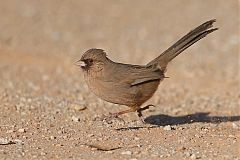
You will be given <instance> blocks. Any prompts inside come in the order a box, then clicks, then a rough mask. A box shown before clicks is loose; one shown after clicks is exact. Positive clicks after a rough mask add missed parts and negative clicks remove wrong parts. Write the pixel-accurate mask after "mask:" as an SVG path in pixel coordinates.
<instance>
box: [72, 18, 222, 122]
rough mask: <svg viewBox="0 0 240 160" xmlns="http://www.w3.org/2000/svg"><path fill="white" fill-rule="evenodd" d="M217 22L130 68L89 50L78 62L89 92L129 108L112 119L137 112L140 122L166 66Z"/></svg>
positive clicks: (203, 26) (113, 115) (191, 33)
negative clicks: (148, 60)
mask: <svg viewBox="0 0 240 160" xmlns="http://www.w3.org/2000/svg"><path fill="white" fill-rule="evenodd" d="M215 21H216V20H210V21H207V22H205V23H203V24H202V25H200V26H198V27H197V28H195V29H194V30H192V31H190V32H189V33H188V34H187V35H185V36H184V37H182V38H181V39H180V40H179V41H177V42H176V43H175V44H173V45H172V46H171V47H170V48H168V49H167V50H166V51H164V52H163V53H162V54H161V55H160V56H158V57H157V58H155V59H153V60H152V61H151V62H149V63H148V64H146V65H132V64H122V63H117V62H113V61H112V60H110V59H109V58H108V57H107V56H106V53H105V52H104V50H102V49H89V50H88V51H86V52H85V53H84V54H83V55H82V57H81V59H80V60H78V61H77V62H76V64H77V65H80V66H81V68H82V70H83V73H84V78H85V81H86V83H87V85H88V87H89V88H90V90H91V91H92V92H93V93H94V94H95V95H97V96H98V97H100V98H101V99H103V100H105V101H108V102H111V103H115V104H120V105H126V106H128V107H130V109H128V110H124V111H121V112H118V113H112V114H111V115H110V117H111V118H114V117H118V116H119V115H121V114H125V113H129V112H135V111H137V112H138V116H139V117H140V118H141V120H143V119H142V113H141V112H142V111H143V110H145V109H148V108H149V106H150V105H148V106H146V107H143V108H141V107H140V106H141V105H142V104H143V103H144V102H146V101H147V100H148V99H149V98H151V97H152V96H153V94H154V92H155V91H156V90H157V88H158V85H159V83H160V82H161V81H162V80H163V79H164V78H166V77H165V76H164V73H165V71H166V67H167V64H168V63H169V62H170V61H171V60H172V59H174V58H175V57H176V56H177V55H179V54H180V53H181V52H183V51H184V50H185V49H187V48H188V47H190V46H191V45H193V44H194V43H195V42H197V41H199V40H200V39H202V38H203V37H205V36H206V35H208V34H209V33H211V32H213V31H216V30H217V29H218V28H212V27H213V23H214V22H215Z"/></svg>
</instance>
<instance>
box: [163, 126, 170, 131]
mask: <svg viewBox="0 0 240 160" xmlns="http://www.w3.org/2000/svg"><path fill="white" fill-rule="evenodd" d="M163 130H165V131H171V130H172V127H171V126H170V125H167V126H165V127H163Z"/></svg>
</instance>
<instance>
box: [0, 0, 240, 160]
mask: <svg viewBox="0 0 240 160" xmlns="http://www.w3.org/2000/svg"><path fill="white" fill-rule="evenodd" d="M238 2H239V1H237V0H228V2H226V1H225V0H218V1H217V0H209V1H204V3H203V2H202V1H191V0H181V1H179V0H173V1H165V0H164V1H157V0H150V1H143V0H142V1H131V2H129V1H127V0H122V1H110V0H103V1H97V0H94V1H91V2H87V1H74V0H71V1H57V0H52V1H31V0H25V1H18V0H11V1H4V0H0V4H1V5H0V19H1V20H0V109H1V110H0V159H131V160H141V159H218V160H221V159H229V160H233V159H234V160H237V159H238V160H239V159H240V153H239V152H240V151H239V148H240V134H239V131H240V112H239V98H240V94H239V89H240V88H239V78H240V77H239V43H240V41H239V30H238V29H239V4H238ZM212 18H216V19H217V23H216V26H217V27H219V28H220V29H219V31H217V32H215V33H213V34H211V35H209V36H208V37H207V38H205V39H204V40H202V41H201V42H199V43H197V45H195V46H193V47H191V48H190V49H188V50H187V51H185V52H184V53H183V54H181V55H180V56H179V57H177V58H176V59H175V61H174V62H172V63H171V64H170V66H169V67H168V72H167V76H169V77H170V78H169V79H166V80H165V81H163V82H162V83H161V85H160V86H159V89H158V91H157V92H156V93H155V95H154V96H153V97H152V99H150V100H149V101H148V102H147V103H146V104H154V105H156V106H157V107H155V108H151V109H150V110H148V111H145V112H144V117H145V121H146V123H147V124H141V123H140V122H139V120H138V117H137V115H136V114H135V113H130V114H127V115H124V116H122V117H121V118H122V119H123V120H118V119H116V120H114V121H112V123H110V124H108V123H106V122H104V121H101V120H99V117H101V116H102V115H103V114H107V113H109V112H116V111H120V110H123V109H126V108H127V107H125V106H118V105H114V104H110V103H107V102H104V101H102V100H100V99H98V98H97V97H95V96H94V95H93V94H92V93H91V92H90V91H89V90H88V88H87V86H86V84H85V83H84V81H83V76H82V72H81V70H80V69H79V68H78V67H76V66H75V65H74V62H75V61H76V60H78V58H80V57H81V55H82V53H83V52H84V51H85V50H87V49H89V48H93V47H98V48H103V49H105V50H106V52H107V53H108V56H109V57H110V58H111V59H113V60H115V61H120V62H124V63H135V64H144V63H147V62H148V61H150V60H151V59H153V58H154V57H156V56H157V55H159V54H160V53H161V52H162V51H164V50H165V49H166V48H167V47H169V46H170V45H171V44H172V43H173V42H175V41H176V40H178V39H179V38H180V37H181V36H182V35H184V34H185V33H187V32H188V31H189V30H191V29H193V28H194V27H196V26H197V25H199V24H201V23H202V22H204V21H206V20H209V19H212Z"/></svg>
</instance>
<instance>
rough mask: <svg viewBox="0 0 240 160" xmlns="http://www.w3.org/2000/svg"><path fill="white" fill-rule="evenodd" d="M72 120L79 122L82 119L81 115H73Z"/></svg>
mask: <svg viewBox="0 0 240 160" xmlns="http://www.w3.org/2000/svg"><path fill="white" fill-rule="evenodd" d="M72 121H73V122H79V121H80V118H79V117H75V116H72Z"/></svg>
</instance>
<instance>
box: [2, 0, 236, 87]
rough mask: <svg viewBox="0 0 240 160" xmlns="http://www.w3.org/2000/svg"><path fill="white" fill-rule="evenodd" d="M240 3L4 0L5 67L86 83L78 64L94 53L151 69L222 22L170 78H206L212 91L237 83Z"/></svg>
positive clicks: (182, 59)
mask: <svg viewBox="0 0 240 160" xmlns="http://www.w3.org/2000/svg"><path fill="white" fill-rule="evenodd" d="M238 2H239V1H237V0H229V1H228V2H227V3H226V1H225V0H209V1H204V3H203V2H202V1H192V0H181V1H178V0H173V1H170V2H169V1H167V0H162V1H158V0H150V1H144V0H140V1H139V0H138V1H135V0H134V1H131V2H129V1H127V0H121V1H112V0H102V1H97V0H93V1H77V0H69V1H59V0H51V1H32V0H24V1H18V0H9V1H4V0H1V1H0V19H1V20H0V64H3V63H11V67H13V68H14V65H16V64H17V63H21V64H25V63H31V64H32V65H36V66H38V67H40V68H44V66H49V65H53V66H56V65H58V69H59V68H60V69H61V68H64V66H65V68H66V69H67V70H71V71H72V72H74V74H79V75H78V76H79V78H80V77H81V76H80V73H79V72H78V71H76V70H74V69H76V66H74V65H73V63H74V61H76V60H77V59H78V58H80V57H81V55H82V53H83V52H84V51H86V50H87V49H89V48H102V49H104V50H106V52H107V54H108V56H109V58H111V59H113V60H115V61H120V62H123V63H135V64H145V63H147V62H149V61H150V60H151V59H153V58H155V57H156V56H158V55H159V54H160V53H162V52H163V51H164V50H165V49H167V48H168V47H169V46H170V45H172V44H173V43H174V42H176V41H177V40H178V39H179V38H181V36H183V35H185V34H186V33H187V32H189V31H190V30H191V29H193V28H194V27H196V26H198V25H200V24H201V23H203V22H205V21H207V20H210V19H217V23H216V24H215V26H216V27H219V28H220V29H219V31H217V32H215V33H213V34H211V35H209V36H208V37H207V38H205V39H204V40H201V41H200V42H198V43H197V44H195V45H194V46H192V47H190V48H189V49H188V50H186V51H185V52H184V53H183V54H182V55H180V56H179V57H178V58H176V59H175V62H174V65H170V67H169V68H171V69H169V73H170V74H169V75H171V74H173V73H174V74H177V75H176V76H175V78H174V79H177V77H179V78H181V76H182V75H183V76H184V79H186V76H188V78H191V77H195V76H197V77H199V76H200V77H203V80H202V81H203V82H206V81H207V83H210V85H212V84H215V83H220V84H222V83H223V82H222V80H223V79H226V81H232V80H233V81H234V82H235V84H234V85H237V83H236V81H235V80H236V77H237V76H236V75H238V69H239V65H238V60H239V4H238ZM188 53H189V54H188ZM33 57H35V59H34V60H32V59H31V58H33ZM40 57H41V58H40ZM28 58H29V60H28ZM41 61H43V62H42V63H41V64H39V63H40V62H41ZM39 65H40V66H39ZM172 66H173V67H172ZM195 67H196V68H195ZM55 68H57V67H55ZM73 70H74V71H73ZM1 72H4V71H3V70H2V71H1ZM75 72H76V73H75ZM171 72H173V73H171ZM185 74H186V75H185ZM71 76H76V75H71ZM215 77H216V78H219V80H220V81H217V80H214V78H215ZM234 82H233V83H234ZM197 83H198V82H197ZM224 83H226V82H224ZM198 84H199V83H198ZM217 88H218V87H217Z"/></svg>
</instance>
